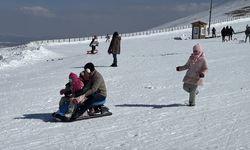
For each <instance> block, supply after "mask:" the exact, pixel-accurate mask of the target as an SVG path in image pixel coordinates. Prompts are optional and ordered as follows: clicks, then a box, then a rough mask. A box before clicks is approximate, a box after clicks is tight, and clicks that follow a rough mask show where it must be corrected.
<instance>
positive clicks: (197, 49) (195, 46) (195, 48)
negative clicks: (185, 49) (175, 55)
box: [193, 43, 202, 53]
mask: <svg viewBox="0 0 250 150" xmlns="http://www.w3.org/2000/svg"><path fill="white" fill-rule="evenodd" d="M195 50H196V51H198V52H199V53H200V52H202V48H201V46H200V44H199V43H197V44H195V45H194V46H193V51H195Z"/></svg>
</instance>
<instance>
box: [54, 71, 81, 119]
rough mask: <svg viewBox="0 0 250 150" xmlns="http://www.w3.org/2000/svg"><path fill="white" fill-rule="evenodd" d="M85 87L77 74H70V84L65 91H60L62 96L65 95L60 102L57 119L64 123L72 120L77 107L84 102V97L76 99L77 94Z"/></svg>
mask: <svg viewBox="0 0 250 150" xmlns="http://www.w3.org/2000/svg"><path fill="white" fill-rule="evenodd" d="M83 87H84V84H83V82H82V80H81V79H80V78H79V77H78V76H77V75H76V74H75V73H72V72H71V73H70V74H69V82H68V83H67V84H66V85H65V88H64V89H61V90H60V94H61V95H63V94H64V95H65V96H63V97H62V98H61V100H60V102H59V111H58V112H57V114H56V116H55V117H56V118H59V119H60V120H62V121H66V120H70V118H71V116H72V114H73V112H74V110H75V108H76V105H77V104H79V103H82V102H84V100H85V99H84V97H83V96H78V97H76V95H75V94H76V92H78V91H80V90H81V89H82V88H83Z"/></svg>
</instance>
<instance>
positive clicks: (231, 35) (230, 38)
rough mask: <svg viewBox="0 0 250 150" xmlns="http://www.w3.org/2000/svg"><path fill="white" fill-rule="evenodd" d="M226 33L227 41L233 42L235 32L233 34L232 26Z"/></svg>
mask: <svg viewBox="0 0 250 150" xmlns="http://www.w3.org/2000/svg"><path fill="white" fill-rule="evenodd" d="M228 32H229V41H230V40H233V34H235V32H234V29H233V28H232V26H230V27H229V30H228Z"/></svg>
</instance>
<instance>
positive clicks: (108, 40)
mask: <svg viewBox="0 0 250 150" xmlns="http://www.w3.org/2000/svg"><path fill="white" fill-rule="evenodd" d="M107 42H110V35H109V34H107V35H106V43H107Z"/></svg>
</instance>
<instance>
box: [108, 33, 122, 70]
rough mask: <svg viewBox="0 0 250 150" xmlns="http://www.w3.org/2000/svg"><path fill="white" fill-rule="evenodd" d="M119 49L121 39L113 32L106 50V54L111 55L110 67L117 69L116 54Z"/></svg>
mask: <svg viewBox="0 0 250 150" xmlns="http://www.w3.org/2000/svg"><path fill="white" fill-rule="evenodd" d="M120 49H121V37H120V36H119V34H118V32H114V34H113V36H112V40H111V42H110V45H109V48H108V54H112V55H113V63H112V65H111V67H117V54H120Z"/></svg>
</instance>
